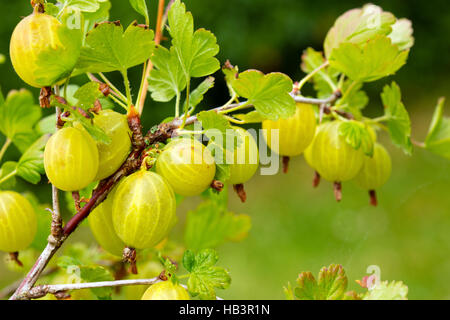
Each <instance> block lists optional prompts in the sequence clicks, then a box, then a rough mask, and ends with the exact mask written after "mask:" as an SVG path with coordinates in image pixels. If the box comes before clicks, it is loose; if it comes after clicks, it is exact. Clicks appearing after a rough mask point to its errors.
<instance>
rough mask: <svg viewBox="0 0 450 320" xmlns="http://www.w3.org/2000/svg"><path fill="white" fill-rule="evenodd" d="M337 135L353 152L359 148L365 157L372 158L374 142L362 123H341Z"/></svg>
mask: <svg viewBox="0 0 450 320" xmlns="http://www.w3.org/2000/svg"><path fill="white" fill-rule="evenodd" d="M339 134H340V135H341V136H343V137H344V138H345V141H346V142H347V143H348V144H349V145H351V146H352V147H353V148H354V149H355V150H359V148H361V149H362V150H363V151H364V153H365V154H366V155H367V156H369V157H371V156H373V147H374V141H373V139H372V137H371V136H370V133H369V130H368V129H367V127H366V126H365V125H364V124H363V123H361V122H357V121H346V122H343V123H342V124H341V126H340V127H339Z"/></svg>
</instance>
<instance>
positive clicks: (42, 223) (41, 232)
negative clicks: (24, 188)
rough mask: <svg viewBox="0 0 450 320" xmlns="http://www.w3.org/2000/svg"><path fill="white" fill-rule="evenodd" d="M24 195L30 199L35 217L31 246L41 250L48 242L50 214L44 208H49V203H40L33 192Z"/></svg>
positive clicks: (50, 222)
mask: <svg viewBox="0 0 450 320" xmlns="http://www.w3.org/2000/svg"><path fill="white" fill-rule="evenodd" d="M25 197H26V198H27V199H28V200H29V201H30V203H31V205H32V206H33V208H34V211H35V212H36V217H37V232H36V235H35V237H34V239H33V243H32V244H31V247H32V248H34V249H36V250H38V251H42V250H44V248H45V247H46V245H47V244H48V241H47V240H48V233H49V230H50V228H51V224H52V215H51V213H50V212H49V211H48V210H46V208H49V205H47V204H40V203H39V200H38V198H37V197H36V196H35V195H34V194H33V193H26V194H25Z"/></svg>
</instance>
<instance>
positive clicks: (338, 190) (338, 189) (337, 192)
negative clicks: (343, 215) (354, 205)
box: [333, 182, 342, 202]
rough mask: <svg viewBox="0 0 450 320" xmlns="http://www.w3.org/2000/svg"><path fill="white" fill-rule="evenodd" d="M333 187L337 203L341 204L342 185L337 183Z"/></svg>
mask: <svg viewBox="0 0 450 320" xmlns="http://www.w3.org/2000/svg"><path fill="white" fill-rule="evenodd" d="M333 187H334V197H335V198H336V201H337V202H341V200H342V183H340V182H335V183H334V185H333Z"/></svg>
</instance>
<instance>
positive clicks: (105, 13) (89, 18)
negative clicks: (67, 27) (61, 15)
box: [83, 0, 111, 33]
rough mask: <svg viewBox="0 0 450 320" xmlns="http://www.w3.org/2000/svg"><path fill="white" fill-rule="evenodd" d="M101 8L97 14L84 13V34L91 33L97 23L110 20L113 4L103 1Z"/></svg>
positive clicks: (106, 0)
mask: <svg viewBox="0 0 450 320" xmlns="http://www.w3.org/2000/svg"><path fill="white" fill-rule="evenodd" d="M99 4H100V8H99V9H98V10H97V11H95V12H84V13H83V16H84V32H85V33H88V32H89V31H91V30H92V29H93V28H94V26H95V24H96V23H100V22H104V21H108V20H109V10H110V9H111V2H109V1H108V0H102V1H101V2H99Z"/></svg>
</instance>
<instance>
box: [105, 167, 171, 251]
mask: <svg viewBox="0 0 450 320" xmlns="http://www.w3.org/2000/svg"><path fill="white" fill-rule="evenodd" d="M175 211H176V201H175V195H174V192H173V190H172V188H171V187H170V185H169V184H168V183H167V181H166V180H165V179H164V178H163V177H161V176H160V175H159V174H156V173H154V172H149V171H145V170H140V171H138V172H135V173H133V174H132V175H130V176H128V177H126V178H125V179H123V180H122V181H121V182H120V183H119V185H118V186H117V190H116V191H115V193H114V200H113V209H112V217H113V225H114V230H115V231H116V234H117V235H118V236H119V238H120V239H121V240H122V241H123V242H124V243H125V244H126V245H127V246H128V247H130V248H135V249H146V248H152V247H153V246H155V245H157V244H158V243H159V242H160V241H161V240H163V239H164V238H165V237H167V235H168V234H169V232H170V230H171V229H172V227H173V226H174V224H175V222H176V213H175Z"/></svg>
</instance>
